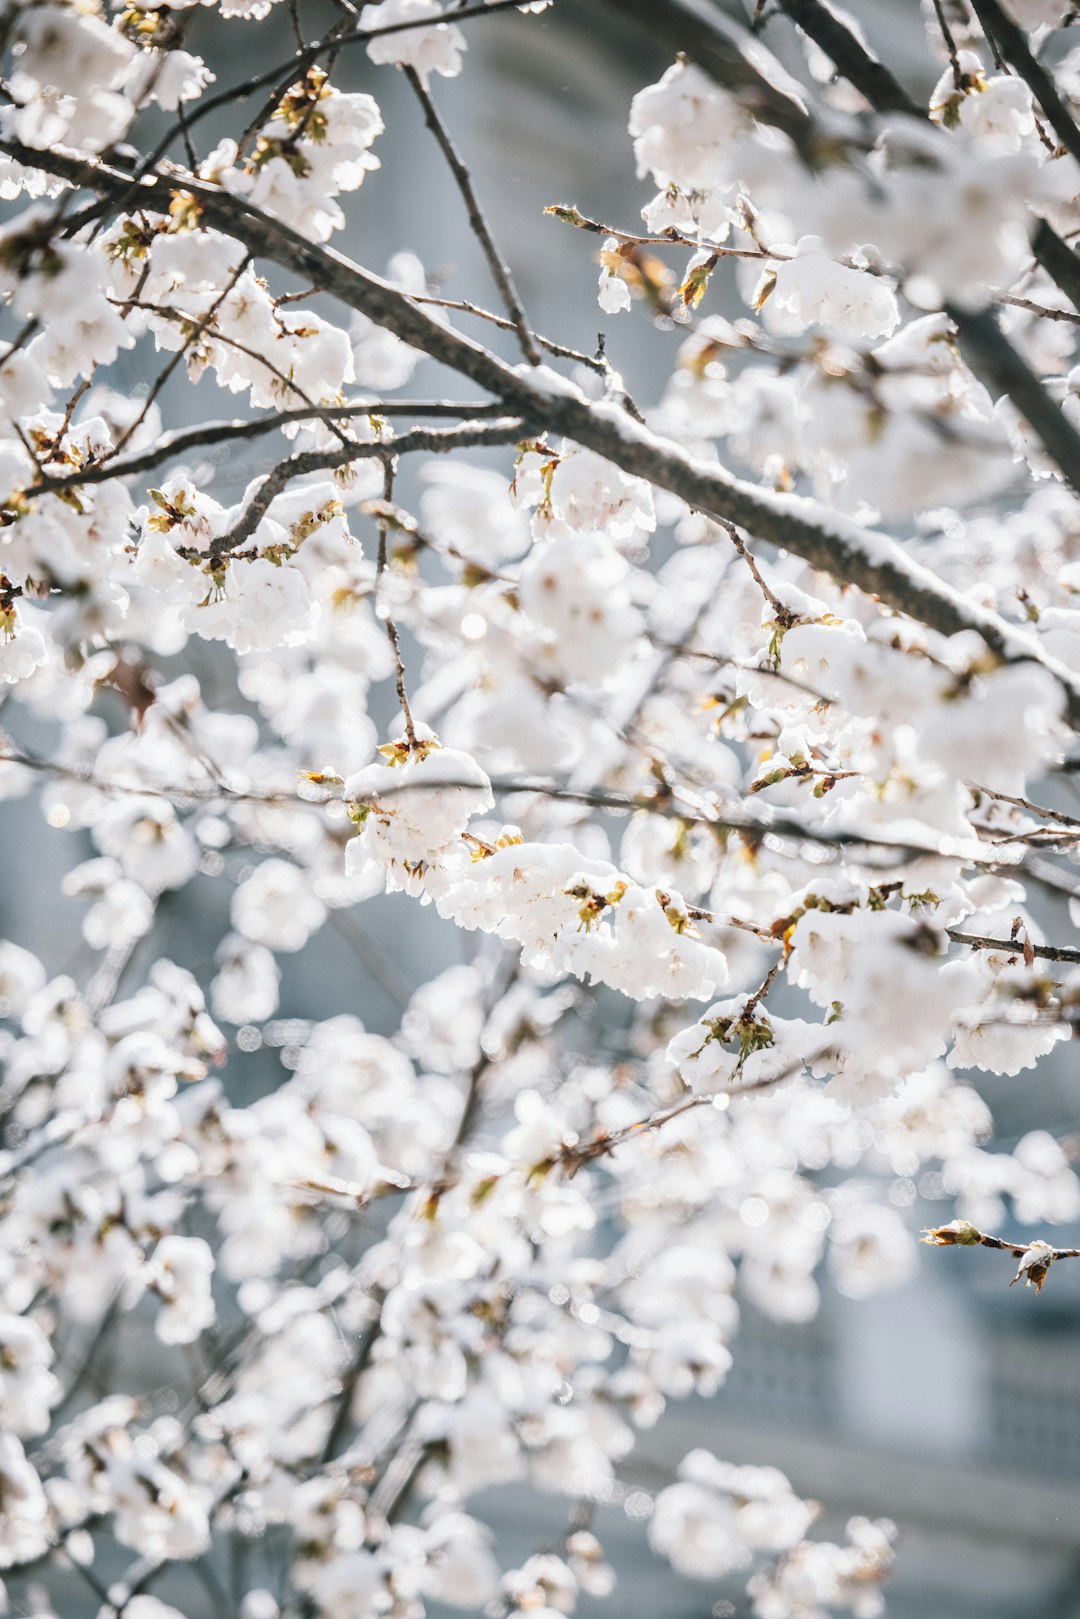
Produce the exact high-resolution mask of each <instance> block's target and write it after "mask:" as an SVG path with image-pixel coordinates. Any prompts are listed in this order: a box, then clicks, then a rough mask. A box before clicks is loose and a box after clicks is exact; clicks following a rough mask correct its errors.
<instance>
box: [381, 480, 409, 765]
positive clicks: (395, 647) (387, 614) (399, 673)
mask: <svg viewBox="0 0 1080 1619" xmlns="http://www.w3.org/2000/svg"><path fill="white" fill-rule="evenodd" d="M396 468H397V463H396V462H395V460H394V458H393V456H392V455H387V456H386V457H385V458H384V460H383V500H384V501H385V502H386V504H387V505H390V504H391V503H392V501H393V498H394V473H395V471H396ZM375 521H376V525H377V527H378V530H379V558H378V562H377V563H376V566H375V617H376V618H378V619H381V620H382V623H383V626H384V628H385V630H386V638H387V640H388V641H389V642H390V648H391V651H392V652H393V654H394V684H395V685H396V687H397V695H398V702H399V703H400V704H401V712H402V714H403V715H404V717H405V735H406V736H407V737H408V739H409V748H410V750H415V748H416V746H417V742H416V727H415V726H414V724H413V717H412V709H411V708H410V707H409V695H408V692H407V691H406V689H405V663H404V660H403V658H402V656H401V641H400V638H399V636H398V632H397V625H396V624H395V622H394V615H393V613H392V612H391V610H390V605H389V603H388V602H387V601H386V600H385V597H384V596H383V593H382V585H383V581H384V579H385V577H386V535H387V531H388V530H389V527H390V524H389V522H388V520H387V517H386V515H385V513H383V514H381V515H380V516H378V517H376V519H375Z"/></svg>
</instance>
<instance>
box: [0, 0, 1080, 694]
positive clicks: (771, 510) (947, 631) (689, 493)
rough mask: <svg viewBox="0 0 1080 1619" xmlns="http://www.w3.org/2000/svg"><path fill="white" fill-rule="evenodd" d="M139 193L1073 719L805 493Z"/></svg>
mask: <svg viewBox="0 0 1080 1619" xmlns="http://www.w3.org/2000/svg"><path fill="white" fill-rule="evenodd" d="M665 3H666V0H665ZM0 152H3V153H5V154H6V155H7V156H9V157H12V158H14V159H15V160H16V162H19V163H23V164H26V165H29V166H31V167H37V168H39V169H42V170H43V171H44V172H46V173H49V174H53V175H56V176H58V177H59V178H61V179H64V180H67V181H68V182H69V183H70V184H72V185H76V186H80V187H84V188H86V189H88V190H91V191H94V192H96V193H97V194H98V195H102V196H110V197H123V196H126V195H127V194H128V191H129V188H130V186H131V177H130V176H129V175H125V174H123V173H120V172H118V171H117V170H115V169H113V168H110V167H109V166H108V165H106V164H103V163H94V162H88V161H86V160H84V159H81V158H75V157H71V156H69V155H67V154H66V153H63V152H58V151H55V150H50V151H39V150H37V149H35V148H33V147H28V146H25V145H23V144H22V143H21V142H19V141H14V140H0ZM139 191H140V194H141V195H142V196H143V197H144V199H145V202H144V206H147V207H151V208H154V207H155V206H156V208H157V209H159V210H161V211H162V212H164V211H165V210H166V209H167V208H168V203H169V199H170V197H171V196H172V194H173V193H174V192H176V191H186V192H188V193H190V194H191V195H192V196H193V197H194V198H195V199H196V200H197V202H198V203H199V206H200V208H201V210H202V216H203V219H204V221H205V223H206V224H208V225H211V226H214V227H216V228H217V229H219V230H222V231H224V232H226V233H231V234H233V235H235V236H236V237H237V238H238V239H239V240H240V241H241V242H243V244H244V245H245V246H246V247H247V248H248V249H249V250H250V251H251V252H252V253H253V254H255V255H257V256H259V257H262V258H267V259H271V260H272V261H273V262H275V263H276V264H278V265H280V266H281V267H282V268H284V269H287V270H290V271H292V272H293V273H294V274H296V275H298V276H301V277H303V278H304V279H306V280H307V281H309V282H311V283H313V284H315V285H316V286H318V288H319V290H320V291H322V292H325V293H329V294H330V295H331V296H332V297H335V298H336V299H338V301H339V302H341V303H343V304H345V305H346V307H348V308H350V309H355V310H358V311H360V312H361V313H363V314H365V315H368V316H369V317H370V318H371V319H372V320H374V321H375V322H376V323H377V324H379V325H381V326H384V327H386V328H387V329H388V330H389V331H391V332H393V333H395V335H396V336H398V337H400V338H402V339H403V341H405V342H406V343H410V344H411V345H412V346H413V347H414V348H419V349H422V350H423V351H424V352H425V353H426V354H428V355H429V356H430V357H431V358H432V359H435V360H438V361H440V362H441V363H442V364H444V365H447V366H449V367H451V368H452V369H453V370H456V371H458V372H460V373H461V374H462V375H464V376H467V377H469V378H470V379H471V380H472V381H473V382H475V383H476V384H478V386H480V387H482V388H485V389H487V390H488V391H489V392H491V393H492V394H494V395H496V396H497V397H499V398H501V399H502V401H503V403H504V405H505V406H506V408H507V410H508V411H511V412H513V413H514V414H515V415H517V416H520V417H521V419H522V428H523V432H524V431H527V430H530V429H531V428H536V429H539V428H546V429H548V430H551V431H555V432H558V433H561V434H564V435H565V436H566V437H568V438H571V439H573V440H574V441H575V442H576V443H578V444H581V445H583V446H584V447H585V448H587V449H591V450H594V451H596V453H597V454H598V455H602V456H603V457H605V459H607V460H609V461H611V462H612V463H613V464H614V465H615V466H618V467H620V468H621V469H622V470H623V471H624V472H628V473H630V474H631V475H632V476H635V477H640V478H645V479H647V480H648V481H649V482H650V483H653V484H655V485H656V486H657V487H658V488H660V489H666V490H668V491H669V492H670V493H671V494H674V495H676V496H678V497H679V498H680V499H681V500H683V501H685V502H686V504H687V505H688V506H691V507H693V508H694V509H696V510H698V511H701V512H703V513H705V514H706V515H707V516H713V517H717V518H720V519H727V520H728V521H729V522H733V523H736V524H737V525H738V526H739V527H740V528H744V529H746V530H748V531H749V532H750V533H752V534H756V535H757V537H758V538H759V539H761V540H764V541H766V542H767V543H769V544H771V545H776V546H780V547H783V548H785V549H787V550H789V551H793V552H794V553H795V554H796V555H798V556H800V557H802V558H803V560H804V561H806V562H808V563H810V565H811V566H812V567H814V568H818V569H820V570H821V571H822V572H824V573H827V574H830V575H831V576H832V577H833V578H834V579H836V580H837V581H838V582H840V583H841V584H850V585H855V586H857V587H858V588H859V589H860V590H862V591H864V592H865V593H866V594H868V595H870V596H876V597H878V598H879V599H880V600H881V601H882V602H883V603H885V604H886V605H887V606H889V607H892V608H895V609H896V610H897V611H899V612H902V613H905V614H907V615H908V616H909V617H911V618H914V619H917V620H918V621H919V622H921V623H922V624H924V625H926V626H927V628H929V629H932V630H935V631H937V632H938V633H940V634H943V635H956V634H959V633H960V632H961V631H963V630H975V631H976V633H977V634H978V635H980V636H981V637H982V639H983V641H984V642H985V644H986V646H987V647H988V648H989V649H990V650H991V651H992V652H993V653H994V654H995V655H996V656H997V657H998V658H1000V659H1001V660H1002V661H1003V662H1006V663H1019V662H1033V663H1037V664H1040V665H1041V666H1042V667H1043V668H1045V669H1046V670H1048V671H1049V673H1051V674H1052V675H1053V677H1054V679H1055V680H1056V681H1057V682H1058V684H1059V686H1060V687H1061V689H1062V692H1063V694H1064V698H1065V707H1066V711H1067V713H1068V715H1069V718H1070V719H1071V721H1072V722H1073V723H1074V724H1080V676H1078V675H1077V674H1075V673H1074V671H1073V670H1071V669H1069V668H1068V667H1067V666H1066V665H1065V664H1063V663H1061V662H1060V660H1058V659H1056V658H1053V657H1051V656H1050V654H1048V653H1047V652H1046V651H1045V650H1044V649H1043V647H1042V646H1041V645H1040V643H1039V642H1038V641H1037V640H1036V638H1035V637H1034V636H1033V635H1032V634H1031V633H1030V632H1028V631H1027V630H1024V629H1021V628H1020V627H1018V626H1015V625H1012V624H1010V623H1008V622H1007V621H1006V620H1005V619H1003V618H1001V617H1000V616H999V615H998V614H996V613H993V612H989V611H988V610H987V609H985V608H982V607H980V606H979V605H978V604H977V603H974V602H972V601H970V600H969V599H968V598H966V597H965V596H963V595H962V594H961V593H960V592H959V591H958V590H955V589H953V588H952V586H950V585H948V584H946V583H945V582H944V581H943V580H941V579H939V578H938V577H937V576H936V575H935V574H934V573H933V572H932V571H931V570H930V569H929V568H927V567H925V566H924V565H923V564H922V563H920V562H917V561H915V560H914V559H913V558H912V557H910V556H908V555H907V553H906V552H905V550H904V549H903V547H902V546H900V545H899V544H897V543H896V541H894V540H891V539H890V538H888V536H886V535H884V534H881V533H878V532H876V531H874V530H872V529H867V528H863V527H862V526H860V525H859V524H858V523H856V522H854V521H852V520H851V519H850V518H847V517H845V516H843V515H842V514H839V513H836V512H833V511H830V510H828V509H827V508H825V507H823V506H821V505H819V503H818V502H816V501H814V500H812V499H809V498H807V497H805V496H799V495H787V494H778V493H775V492H774V491H772V490H768V489H762V488H760V487H758V486H757V485H754V484H751V483H748V482H746V481H744V480H743V479H741V478H736V477H734V476H733V475H732V474H731V473H730V472H728V471H727V470H726V469H725V468H724V467H722V466H721V465H719V464H718V463H716V462H709V461H704V460H701V459H698V458H696V457H694V456H691V455H689V454H688V453H687V452H686V451H685V450H684V449H683V448H682V447H681V446H680V445H678V444H675V443H674V442H672V441H671V440H668V439H665V438H662V437H660V436H659V435H658V434H655V433H653V432H651V431H650V429H649V428H647V427H645V426H643V425H642V424H641V423H640V422H635V421H634V420H633V419H632V418H631V417H630V416H629V415H628V414H627V412H626V411H625V410H623V409H622V408H621V407H619V406H617V405H613V404H611V403H609V402H606V401H599V402H596V401H590V400H588V399H587V398H586V397H585V395H584V394H582V393H581V392H580V390H578V389H577V388H576V387H574V385H573V384H572V383H570V382H568V381H567V380H566V379H565V378H563V377H559V376H556V375H555V374H554V373H552V372H549V371H546V370H545V369H544V368H543V367H527V366H519V367H512V366H509V365H507V364H506V363H505V362H504V361H503V360H500V359H499V358H498V357H497V356H496V355H494V354H492V353H491V352H490V351H489V350H487V349H485V348H483V347H482V345H480V344H479V343H476V342H474V341H472V340H471V339H469V338H466V337H463V336H462V335H461V334H460V333H458V332H454V331H452V330H450V329H448V328H447V327H445V326H441V325H439V323H438V322H436V321H434V320H432V318H431V317H430V316H429V315H427V314H425V313H424V311H423V310H422V309H420V308H419V307H418V306H417V305H416V304H415V303H414V302H413V301H412V300H411V299H409V298H408V297H407V296H406V295H405V294H404V293H403V292H400V291H399V290H398V289H397V288H396V287H393V286H391V285H390V284H389V283H388V282H386V281H383V280H382V279H381V278H380V277H378V276H376V275H374V274H372V272H371V271H370V270H367V269H364V268H362V267H361V266H360V265H357V264H354V263H352V262H351V261H350V260H349V259H346V258H345V257H344V256H343V255H342V254H340V253H338V252H337V251H336V249H334V248H331V247H321V246H319V245H317V244H315V243H312V242H309V241H308V240H306V238H304V237H303V236H301V235H300V234H299V233H298V232H297V231H295V230H293V229H291V228H290V227H289V226H288V225H285V224H283V223H282V222H281V221H280V220H276V219H273V218H272V217H271V216H270V215H268V214H265V213H262V212H261V211H260V210H258V209H256V208H254V207H253V206H252V205H251V204H250V203H249V202H246V201H245V200H244V199H242V198H239V197H236V196H233V195H232V194H231V193H229V192H226V191H222V190H220V189H219V188H217V187H215V186H212V185H209V184H207V183H206V182H205V181H202V180H197V179H195V178H194V177H193V176H191V175H188V174H186V173H185V172H183V171H181V170H177V171H175V172H170V173H169V174H159V175H155V176H149V175H148V176H146V177H145V178H144V180H143V181H142V183H141V185H140V187H139Z"/></svg>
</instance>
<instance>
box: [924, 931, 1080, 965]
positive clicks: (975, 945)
mask: <svg viewBox="0 0 1080 1619" xmlns="http://www.w3.org/2000/svg"><path fill="white" fill-rule="evenodd" d="M945 932H946V933H947V934H948V936H949V938H950V939H951V940H952V942H953V944H967V945H970V946H971V948H972V949H973V950H997V951H1000V952H1001V953H1002V954H1003V955H1009V956H1023V955H1025V954H1028V955H1032V956H1037V957H1038V959H1039V960H1040V961H1080V950H1077V949H1074V948H1073V947H1072V946H1071V945H1066V944H1034V943H1032V942H1031V940H1023V939H987V938H984V937H983V936H982V935H981V934H978V933H961V932H960V930H959V928H946V929H945Z"/></svg>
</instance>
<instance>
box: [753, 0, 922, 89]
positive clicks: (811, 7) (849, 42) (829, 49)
mask: <svg viewBox="0 0 1080 1619" xmlns="http://www.w3.org/2000/svg"><path fill="white" fill-rule="evenodd" d="M778 4H779V6H780V9H781V10H782V11H786V12H787V14H788V16H789V17H790V18H791V20H792V22H793V23H797V24H798V26H799V27H800V28H801V29H802V31H803V33H804V34H806V35H807V37H808V38H810V39H812V40H813V42H814V44H815V45H817V46H818V47H819V49H821V50H823V51H824V52H825V55H826V56H827V57H828V58H829V60H830V62H832V64H833V66H834V67H835V68H836V71H837V72H838V73H839V74H840V75H841V76H842V77H843V78H845V79H847V81H848V83H849V84H852V85H854V86H855V89H856V90H858V92H859V94H860V95H861V96H863V97H864V99H865V100H866V101H868V102H869V104H870V106H871V107H873V109H874V111H875V112H902V113H907V114H908V116H909V117H911V118H923V117H925V116H926V114H925V109H924V108H922V107H920V106H918V104H917V103H916V102H914V101H913V100H912V98H911V97H910V96H909V95H908V93H907V91H906V90H905V89H904V87H903V85H902V84H900V82H899V81H898V80H897V79H895V78H894V77H893V75H892V73H890V71H889V69H888V68H887V67H886V66H885V64H884V63H883V62H880V61H879V60H878V58H877V57H876V56H874V55H873V54H872V53H871V52H870V51H868V50H867V48H866V46H865V45H864V44H863V43H862V41H861V40H860V39H859V38H858V36H857V35H856V34H854V33H853V32H852V30H851V29H850V28H849V27H848V26H847V24H846V23H845V22H844V21H843V19H842V18H841V17H838V16H837V14H836V12H835V11H833V10H831V9H830V7H828V6H826V5H822V3H821V0H778Z"/></svg>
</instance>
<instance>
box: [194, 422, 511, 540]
mask: <svg viewBox="0 0 1080 1619" xmlns="http://www.w3.org/2000/svg"><path fill="white" fill-rule="evenodd" d="M523 431H524V424H523V423H522V422H521V420H520V419H519V418H516V417H514V418H505V417H504V418H500V419H499V420H497V421H494V422H490V423H487V424H485V423H483V422H462V423H461V425H460V426H458V427H414V428H413V429H412V430H411V432H408V433H403V434H402V435H401V437H400V438H396V439H378V440H375V441H373V442H372V443H370V444H361V443H349V444H347V445H345V446H344V447H343V448H338V449H333V450H306V451H304V452H303V453H302V454H300V455H294V456H291V457H290V458H289V460H288V461H282V462H281V463H280V465H278V466H276V467H275V468H274V470H273V471H272V472H269V473H267V475H266V477H265V478H264V479H263V481H262V483H261V485H260V486H259V488H258V490H257V491H256V493H255V494H254V495H253V496H252V498H251V500H250V501H249V502H248V505H247V507H246V508H245V510H244V512H243V513H242V515H241V517H240V519H239V521H238V522H237V523H236V524H235V526H234V527H233V528H232V529H230V530H229V532H228V533H227V534H221V535H219V536H218V538H217V539H216V540H214V541H213V542H212V543H211V545H210V549H209V552H208V556H209V557H210V559H211V561H219V560H220V559H221V558H222V557H223V556H227V555H228V554H229V553H230V552H232V551H236V550H238V549H239V547H240V546H241V545H243V543H244V541H245V540H248V539H250V538H251V536H252V534H254V532H255V530H256V529H257V528H258V526H259V524H260V522H261V521H262V519H263V517H264V516H265V515H266V513H267V511H268V510H269V508H270V506H271V505H272V504H273V502H274V501H275V500H276V499H277V497H278V495H280V494H281V493H282V491H283V490H284V489H286V488H287V487H288V485H289V484H290V483H291V482H292V481H293V479H294V478H303V477H306V476H307V474H308V473H311V472H327V471H331V470H333V469H335V468H337V467H345V466H349V465H350V463H351V462H353V461H363V460H372V459H374V458H380V459H383V460H385V459H386V457H387V456H391V455H405V454H407V453H409V452H411V451H414V450H426V451H428V452H429V453H430V454H435V455H438V454H442V453H444V452H446V451H448V450H458V449H467V448H469V447H470V446H473V445H493V444H494V445H498V444H514V443H516V441H517V440H518V438H520V437H521V434H522V432H523Z"/></svg>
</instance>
